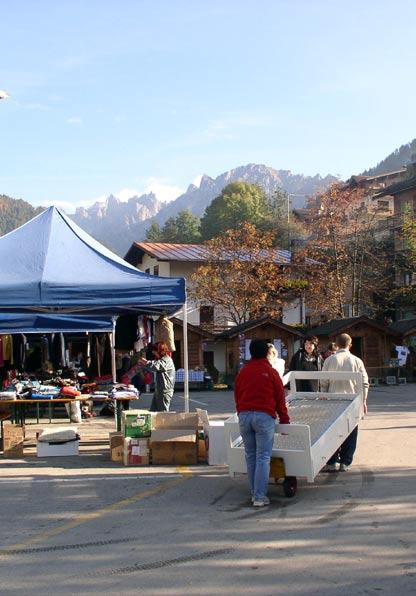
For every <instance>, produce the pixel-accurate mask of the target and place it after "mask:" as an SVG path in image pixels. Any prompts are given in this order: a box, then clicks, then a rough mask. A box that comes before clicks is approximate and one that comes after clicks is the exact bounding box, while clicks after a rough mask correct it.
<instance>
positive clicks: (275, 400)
mask: <svg viewBox="0 0 416 596" xmlns="http://www.w3.org/2000/svg"><path fill="white" fill-rule="evenodd" d="M234 398H235V405H236V408H237V414H239V413H240V412H247V411H253V410H254V411H255V412H265V413H266V414H269V415H270V416H273V418H276V414H277V415H278V416H279V422H281V423H282V424H288V423H289V414H288V413H287V407H286V401H285V392H284V389H283V383H282V381H281V379H280V376H279V373H278V372H277V371H275V370H274V368H272V366H271V364H270V362H269V361H268V360H267V358H252V359H251V360H249V362H247V364H245V365H244V366H243V368H242V369H241V370H240V372H239V373H238V375H237V379H236V381H235V388H234Z"/></svg>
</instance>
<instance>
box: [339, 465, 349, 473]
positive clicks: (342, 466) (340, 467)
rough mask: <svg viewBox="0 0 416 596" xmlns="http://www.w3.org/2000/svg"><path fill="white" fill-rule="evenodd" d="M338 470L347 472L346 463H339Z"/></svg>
mask: <svg viewBox="0 0 416 596" xmlns="http://www.w3.org/2000/svg"><path fill="white" fill-rule="evenodd" d="M339 471H340V472H348V466H347V464H340V465H339Z"/></svg>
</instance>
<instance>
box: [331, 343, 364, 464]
mask: <svg viewBox="0 0 416 596" xmlns="http://www.w3.org/2000/svg"><path fill="white" fill-rule="evenodd" d="M336 344H337V346H338V350H337V352H336V353H335V354H333V355H332V356H330V357H329V358H327V359H326V360H325V362H324V365H323V367H322V370H323V371H333V372H359V373H361V375H362V377H363V388H364V395H363V396H362V398H363V412H364V414H367V395H368V387H369V383H368V374H367V371H366V370H365V366H364V362H363V361H362V360H361V358H358V357H357V356H354V354H351V352H350V350H351V347H352V338H351V336H350V335H348V333H341V335H338V337H337V338H336ZM322 389H323V390H325V391H328V392H330V393H356V392H357V387H356V383H355V381H352V380H351V381H350V380H342V381H340V380H336V381H335V380H334V381H322ZM357 437H358V425H357V426H356V427H355V428H354V429H353V430H352V431H351V433H350V434H349V435H348V437H347V438H346V439H345V441H344V442H343V443H342V445H341V447H340V448H339V449H337V451H336V452H335V453H334V454H333V455H332V457H331V458H330V459H329V460H328V463H327V465H326V468H325V471H326V472H336V471H337V470H339V471H340V472H347V470H348V468H349V466H350V465H351V464H352V460H353V457H354V453H355V450H356V447H357Z"/></svg>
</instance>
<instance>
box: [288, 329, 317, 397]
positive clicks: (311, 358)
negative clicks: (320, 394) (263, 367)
mask: <svg viewBox="0 0 416 596" xmlns="http://www.w3.org/2000/svg"><path fill="white" fill-rule="evenodd" d="M321 369H322V358H321V355H320V354H319V351H318V338H317V337H315V336H314V335H308V336H307V337H305V339H304V340H303V346H302V348H300V349H299V350H298V351H297V352H296V353H295V354H294V355H293V357H292V360H291V361H290V366H289V370H302V371H305V372H309V371H310V372H317V371H319V370H321ZM296 387H297V391H319V381H315V380H312V379H298V380H297V381H296Z"/></svg>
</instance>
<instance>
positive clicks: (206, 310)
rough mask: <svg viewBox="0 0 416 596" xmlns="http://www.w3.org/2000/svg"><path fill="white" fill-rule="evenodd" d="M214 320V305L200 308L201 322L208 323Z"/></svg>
mask: <svg viewBox="0 0 416 596" xmlns="http://www.w3.org/2000/svg"><path fill="white" fill-rule="evenodd" d="M213 322H214V307H213V306H201V307H200V309H199V324H200V325H207V324H210V323H213Z"/></svg>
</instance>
